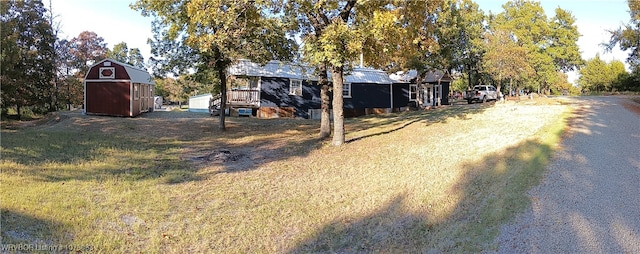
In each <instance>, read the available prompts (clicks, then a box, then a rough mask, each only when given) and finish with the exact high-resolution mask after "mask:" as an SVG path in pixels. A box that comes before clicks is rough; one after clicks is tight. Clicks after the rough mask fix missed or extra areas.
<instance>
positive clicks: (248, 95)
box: [227, 90, 260, 108]
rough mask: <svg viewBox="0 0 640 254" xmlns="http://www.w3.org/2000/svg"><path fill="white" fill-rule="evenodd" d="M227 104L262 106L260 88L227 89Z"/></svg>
mask: <svg viewBox="0 0 640 254" xmlns="http://www.w3.org/2000/svg"><path fill="white" fill-rule="evenodd" d="M227 105H228V106H232V107H247V108H254V107H258V106H260V91H259V90H231V91H227Z"/></svg>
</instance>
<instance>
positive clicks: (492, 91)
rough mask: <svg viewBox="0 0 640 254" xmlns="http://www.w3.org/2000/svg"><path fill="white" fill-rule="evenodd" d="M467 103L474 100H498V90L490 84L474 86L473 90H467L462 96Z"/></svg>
mask: <svg viewBox="0 0 640 254" xmlns="http://www.w3.org/2000/svg"><path fill="white" fill-rule="evenodd" d="M464 99H465V100H467V102H468V103H469V104H471V103H473V102H474V101H481V102H486V101H489V100H498V91H497V90H496V88H495V87H494V86H492V85H479V86H474V87H473V90H468V91H467V92H466V94H465V97H464Z"/></svg>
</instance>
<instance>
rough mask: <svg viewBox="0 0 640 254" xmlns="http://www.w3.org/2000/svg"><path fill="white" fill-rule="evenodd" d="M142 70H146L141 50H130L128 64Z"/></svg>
mask: <svg viewBox="0 0 640 254" xmlns="http://www.w3.org/2000/svg"><path fill="white" fill-rule="evenodd" d="M127 63H129V64H131V65H133V66H135V67H138V68H140V69H145V65H144V57H143V56H142V53H141V52H140V49H139V48H132V49H130V50H129V61H128V62H127Z"/></svg>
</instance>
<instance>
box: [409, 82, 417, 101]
mask: <svg viewBox="0 0 640 254" xmlns="http://www.w3.org/2000/svg"><path fill="white" fill-rule="evenodd" d="M417 100H418V85H416V84H411V85H409V101H417Z"/></svg>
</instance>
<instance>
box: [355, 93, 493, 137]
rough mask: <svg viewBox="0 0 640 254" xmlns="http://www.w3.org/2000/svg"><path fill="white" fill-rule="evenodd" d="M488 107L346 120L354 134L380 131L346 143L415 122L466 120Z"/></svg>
mask: <svg viewBox="0 0 640 254" xmlns="http://www.w3.org/2000/svg"><path fill="white" fill-rule="evenodd" d="M490 105H491V104H488V103H487V104H484V105H465V106H449V107H444V108H440V109H436V110H429V111H424V110H421V111H410V112H403V113H399V114H388V115H383V116H365V117H359V118H352V119H348V120H347V121H348V122H347V123H350V124H351V129H353V131H355V132H357V131H359V130H367V129H372V128H377V129H380V131H378V132H375V133H369V134H365V135H357V134H355V135H356V137H354V138H350V139H348V140H347V141H346V142H347V143H351V142H355V141H358V140H362V139H365V138H370V137H375V136H380V135H385V134H389V133H392V132H395V131H399V130H402V129H404V128H405V127H407V126H409V125H411V124H413V123H416V122H424V124H426V125H430V124H433V123H446V122H447V119H451V118H455V119H468V116H469V115H471V114H477V113H481V112H482V111H484V110H485V109H486V108H487V107H488V106H490Z"/></svg>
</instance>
